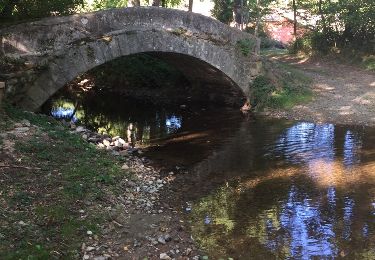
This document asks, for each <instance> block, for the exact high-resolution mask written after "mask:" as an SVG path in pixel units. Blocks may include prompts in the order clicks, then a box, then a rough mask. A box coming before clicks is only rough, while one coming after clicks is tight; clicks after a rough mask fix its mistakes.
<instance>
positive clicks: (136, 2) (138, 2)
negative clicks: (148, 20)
mask: <svg viewBox="0 0 375 260" xmlns="http://www.w3.org/2000/svg"><path fill="white" fill-rule="evenodd" d="M132 4H133V6H141V0H132Z"/></svg>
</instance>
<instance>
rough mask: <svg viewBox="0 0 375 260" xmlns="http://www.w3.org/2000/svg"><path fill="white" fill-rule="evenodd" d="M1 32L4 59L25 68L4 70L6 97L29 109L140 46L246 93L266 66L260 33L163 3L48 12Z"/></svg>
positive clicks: (196, 77) (194, 78) (206, 80)
mask: <svg viewBox="0 0 375 260" xmlns="http://www.w3.org/2000/svg"><path fill="white" fill-rule="evenodd" d="M0 36H1V53H0V59H6V60H8V61H11V62H13V63H16V64H19V66H18V67H20V68H22V69H19V70H18V71H11V72H9V71H8V72H4V71H3V72H1V71H0V81H1V80H2V81H5V82H6V98H8V99H9V100H10V101H11V102H13V103H15V104H17V105H20V106H21V107H23V108H25V109H28V110H37V109H38V108H39V107H40V106H41V105H42V104H43V103H44V102H45V101H46V100H48V98H49V97H51V96H52V95H53V94H54V93H55V92H56V91H57V90H59V89H60V88H62V87H63V86H64V85H66V84H67V83H69V82H70V81H72V80H73V79H74V78H76V77H77V76H79V75H81V74H83V73H85V72H87V71H88V70H90V69H92V68H94V67H96V66H99V65H101V64H103V63H105V62H108V61H111V60H113V59H116V58H119V57H122V56H126V55H131V54H136V53H150V54H152V55H156V56H157V57H158V58H161V59H163V60H165V61H167V62H169V63H171V64H172V65H173V66H175V67H176V68H179V69H180V70H181V71H182V72H183V73H184V74H185V75H186V77H187V78H188V79H189V80H190V81H191V82H198V83H199V84H201V86H202V87H205V85H216V86H220V87H221V86H223V87H226V86H232V87H236V88H238V87H239V89H241V90H242V92H243V93H244V94H245V95H247V94H249V91H250V85H251V82H252V80H253V78H254V77H256V76H257V75H258V74H259V73H260V70H261V61H260V59H259V56H258V55H257V54H256V53H257V46H258V39H257V38H255V37H254V36H252V35H250V34H247V33H244V32H241V31H239V30H237V29H234V28H231V27H229V26H227V25H225V24H223V23H220V22H218V21H216V20H214V19H211V18H208V17H205V16H202V15H199V14H194V13H191V12H185V11H179V10H173V9H164V8H158V7H134V8H124V9H110V10H105V11H99V12H94V13H86V14H77V15H72V16H67V17H51V18H45V19H42V20H40V21H36V22H30V23H24V24H18V25H14V26H11V27H6V28H2V29H1V30H0Z"/></svg>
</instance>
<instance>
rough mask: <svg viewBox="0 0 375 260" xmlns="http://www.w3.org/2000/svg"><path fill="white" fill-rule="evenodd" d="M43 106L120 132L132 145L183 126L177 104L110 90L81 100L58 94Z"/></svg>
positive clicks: (57, 114) (56, 114)
mask: <svg viewBox="0 0 375 260" xmlns="http://www.w3.org/2000/svg"><path fill="white" fill-rule="evenodd" d="M44 110H45V111H46V112H47V113H50V114H51V115H52V116H53V117H55V118H59V119H65V120H67V121H73V122H75V123H78V124H80V123H81V124H84V125H85V126H86V127H88V128H91V129H92V130H96V131H98V132H99V133H102V134H109V135H111V136H121V137H123V139H125V140H126V141H127V142H129V143H131V144H133V145H135V144H145V143H148V142H149V141H150V140H152V139H158V138H163V137H166V136H168V135H170V134H173V133H176V132H177V131H178V130H179V129H180V128H181V127H182V126H183V120H182V114H181V111H180V112H179V111H178V110H177V111H176V109H175V108H169V109H168V108H164V107H157V106H154V105H149V104H142V103H139V102H136V101H134V100H129V99H125V98H122V97H121V96H118V95H115V94H110V93H101V94H100V92H99V93H96V94H95V95H93V96H90V95H86V96H85V97H84V98H83V99H81V100H77V97H70V98H66V97H65V96H58V97H56V98H55V99H52V100H50V101H49V103H48V104H46V105H45V106H44Z"/></svg>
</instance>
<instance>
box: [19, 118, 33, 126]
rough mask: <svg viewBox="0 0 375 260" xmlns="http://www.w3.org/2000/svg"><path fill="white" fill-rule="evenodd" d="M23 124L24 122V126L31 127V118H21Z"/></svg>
mask: <svg viewBox="0 0 375 260" xmlns="http://www.w3.org/2000/svg"><path fill="white" fill-rule="evenodd" d="M21 124H22V125H23V126H27V127H30V126H31V124H30V122H29V120H27V119H23V120H21Z"/></svg>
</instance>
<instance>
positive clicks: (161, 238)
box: [158, 237, 166, 245]
mask: <svg viewBox="0 0 375 260" xmlns="http://www.w3.org/2000/svg"><path fill="white" fill-rule="evenodd" d="M158 242H159V243H160V244H163V245H165V244H166V242H165V239H164V237H159V238H158Z"/></svg>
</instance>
